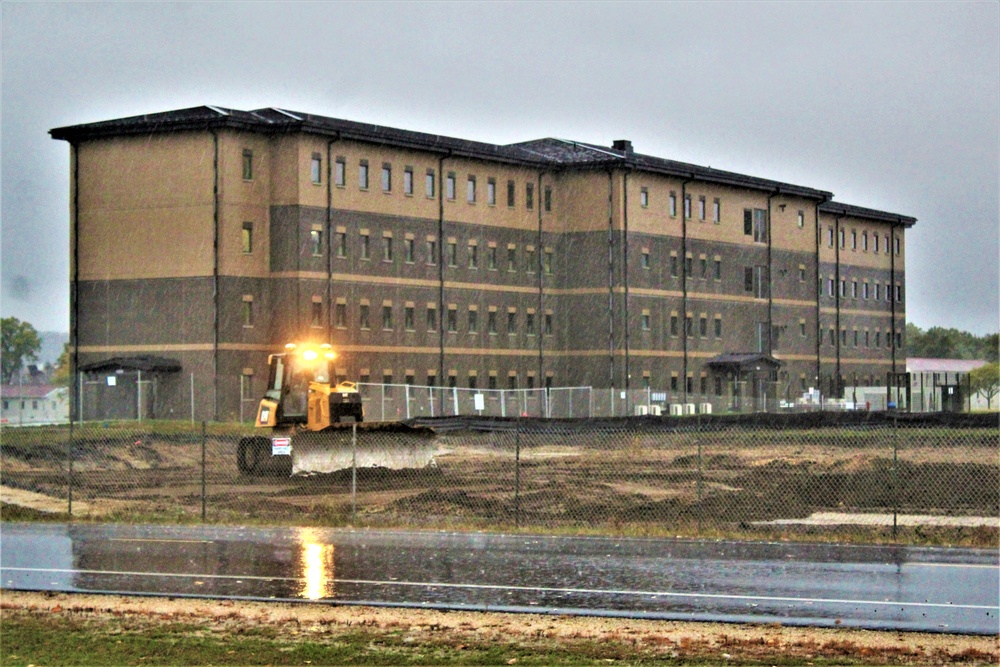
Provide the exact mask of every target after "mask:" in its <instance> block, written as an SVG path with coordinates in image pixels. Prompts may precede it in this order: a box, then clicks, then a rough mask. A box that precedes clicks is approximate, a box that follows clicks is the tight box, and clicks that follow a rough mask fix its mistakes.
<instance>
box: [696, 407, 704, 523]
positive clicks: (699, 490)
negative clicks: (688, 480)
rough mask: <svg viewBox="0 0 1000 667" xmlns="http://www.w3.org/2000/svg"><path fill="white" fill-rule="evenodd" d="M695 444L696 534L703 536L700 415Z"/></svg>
mask: <svg viewBox="0 0 1000 667" xmlns="http://www.w3.org/2000/svg"><path fill="white" fill-rule="evenodd" d="M694 439H695V442H696V443H697V444H698V529H697V532H696V534H697V535H698V536H699V537H700V536H701V514H702V507H701V493H702V490H701V487H702V475H703V471H702V457H701V415H700V414H699V415H698V429H697V430H696V431H695V435H694Z"/></svg>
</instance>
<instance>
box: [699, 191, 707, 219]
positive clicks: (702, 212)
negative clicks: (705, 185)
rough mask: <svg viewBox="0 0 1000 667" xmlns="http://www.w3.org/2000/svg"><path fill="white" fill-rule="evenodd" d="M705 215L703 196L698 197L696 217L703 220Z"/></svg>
mask: <svg viewBox="0 0 1000 667" xmlns="http://www.w3.org/2000/svg"><path fill="white" fill-rule="evenodd" d="M705 215H706V211H705V197H704V196H701V197H698V219H699V220H704V219H705Z"/></svg>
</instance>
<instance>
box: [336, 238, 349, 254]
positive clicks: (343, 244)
mask: <svg viewBox="0 0 1000 667" xmlns="http://www.w3.org/2000/svg"><path fill="white" fill-rule="evenodd" d="M337 257H347V232H337Z"/></svg>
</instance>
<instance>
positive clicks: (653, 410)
mask: <svg viewBox="0 0 1000 667" xmlns="http://www.w3.org/2000/svg"><path fill="white" fill-rule="evenodd" d="M649 414H651V415H653V416H655V417H659V416H660V415H662V414H663V408H661V407H660V406H659V405H651V406H649Z"/></svg>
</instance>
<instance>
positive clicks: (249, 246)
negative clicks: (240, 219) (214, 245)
mask: <svg viewBox="0 0 1000 667" xmlns="http://www.w3.org/2000/svg"><path fill="white" fill-rule="evenodd" d="M240 240H241V241H242V246H243V253H244V254H246V255H249V254H250V253H252V252H253V223H252V222H244V223H243V232H242V236H241V238H240Z"/></svg>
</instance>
